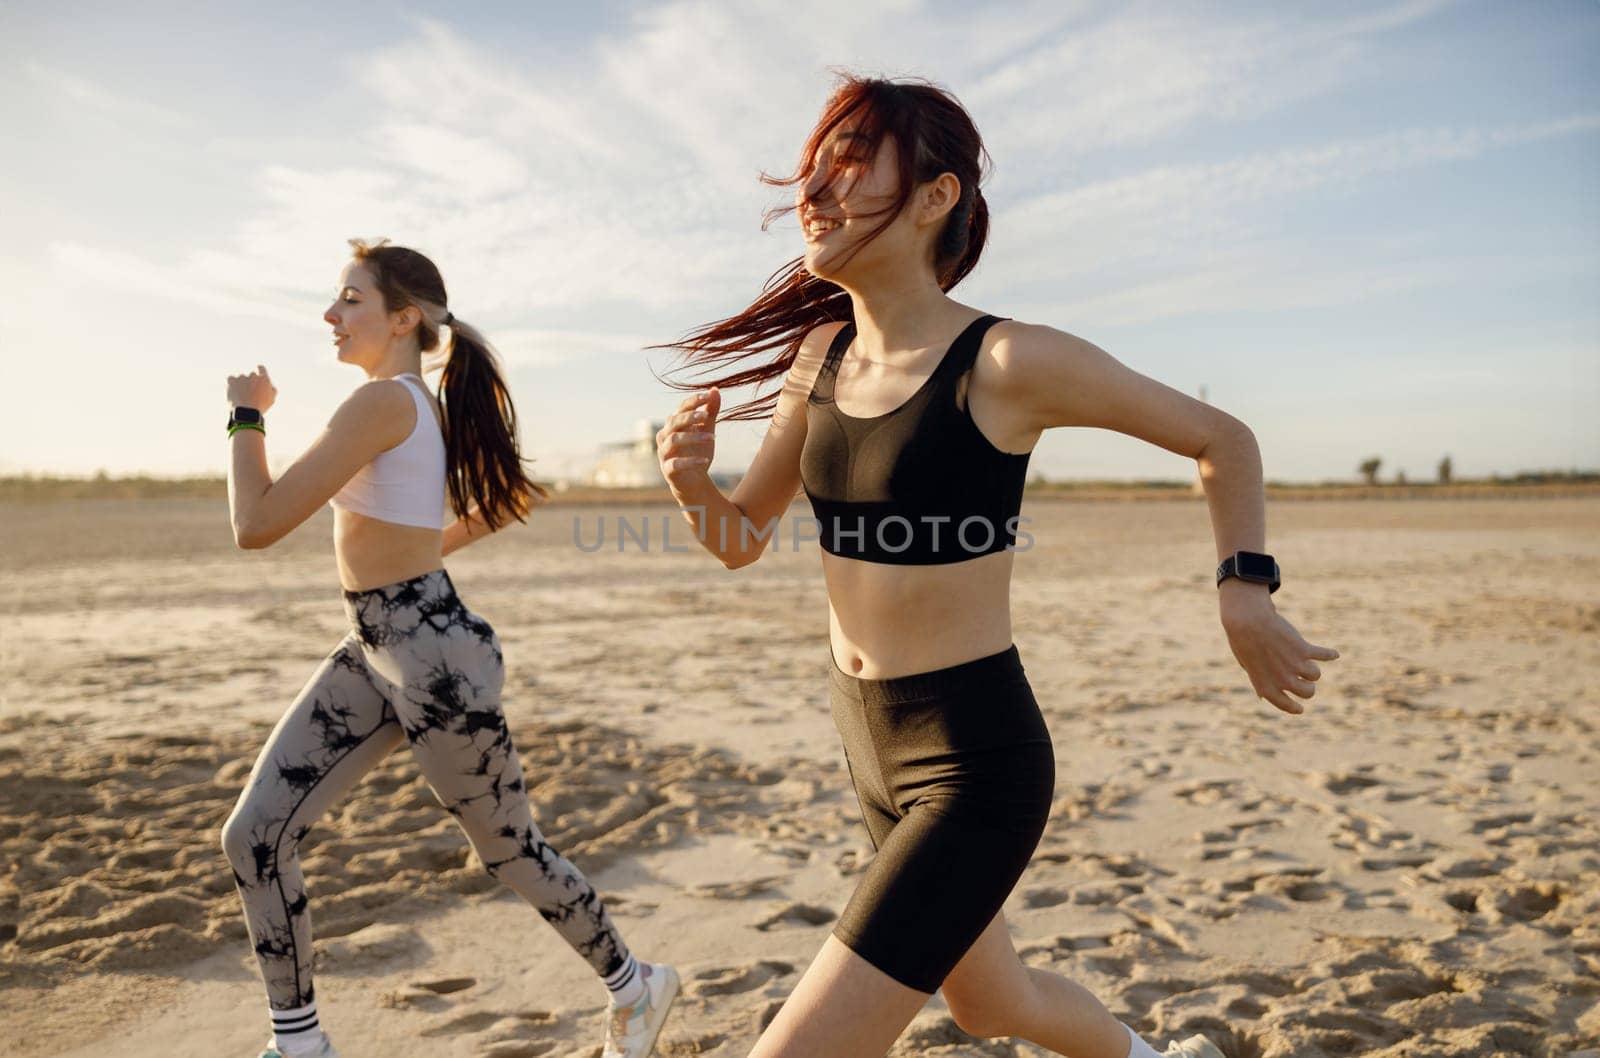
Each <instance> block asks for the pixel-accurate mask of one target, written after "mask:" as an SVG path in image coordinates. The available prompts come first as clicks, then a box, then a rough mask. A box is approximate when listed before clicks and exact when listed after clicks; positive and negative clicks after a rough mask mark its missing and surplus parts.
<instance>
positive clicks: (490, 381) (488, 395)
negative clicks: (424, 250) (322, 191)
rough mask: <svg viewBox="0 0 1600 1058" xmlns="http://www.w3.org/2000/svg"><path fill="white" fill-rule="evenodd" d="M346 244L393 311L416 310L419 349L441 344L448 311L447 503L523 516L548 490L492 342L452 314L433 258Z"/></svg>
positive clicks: (494, 522)
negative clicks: (526, 447)
mask: <svg viewBox="0 0 1600 1058" xmlns="http://www.w3.org/2000/svg"><path fill="white" fill-rule="evenodd" d="M350 245H351V247H352V248H353V249H354V251H355V258H356V260H358V261H360V262H361V263H362V264H364V265H365V266H366V267H367V269H368V271H370V272H371V273H372V278H373V281H374V282H375V283H377V285H378V290H379V291H380V292H381V293H382V294H383V303H384V306H385V307H386V308H387V309H388V310H389V311H390V312H399V311H400V310H401V309H403V308H405V307H406V306H408V305H415V306H416V307H417V308H418V309H420V310H421V312H422V322H421V323H419V324H418V325H417V341H418V344H419V345H420V346H421V347H422V351H423V352H429V351H431V350H434V349H437V348H439V335H440V330H441V328H443V327H444V326H446V324H445V319H446V317H447V316H450V323H449V324H448V326H449V328H450V346H449V349H448V352H447V355H446V357H445V361H444V371H443V372H442V373H441V374H440V376H439V386H438V396H439V406H440V408H441V409H442V410H443V412H444V445H445V480H446V482H447V484H448V488H449V492H450V506H451V508H452V509H454V511H455V513H456V514H457V515H460V516H464V515H466V514H467V513H468V512H469V511H471V509H472V508H473V506H476V507H477V509H478V516H479V517H480V518H482V519H483V521H484V523H485V524H487V525H488V526H489V527H490V528H491V529H497V528H499V527H500V526H502V525H505V524H507V523H509V522H510V521H511V520H512V519H513V518H514V519H516V520H517V521H525V520H526V519H527V515H528V509H529V507H530V506H531V505H532V499H531V497H532V496H533V495H534V494H537V495H539V496H541V497H542V496H547V495H549V493H548V492H547V491H546V490H545V489H544V488H543V487H541V486H539V485H537V484H535V483H534V482H533V480H532V479H531V478H529V477H528V475H527V473H526V472H525V471H524V469H523V463H524V462H525V461H524V459H523V458H522V449H521V445H520V443H519V441H518V438H517V413H516V409H514V408H513V407H512V406H511V392H510V390H508V389H507V388H506V383H505V379H504V378H503V377H502V375H501V372H500V366H499V358H498V357H497V356H496V355H495V352H494V347H493V346H491V345H490V344H489V341H488V339H486V338H484V336H483V335H482V334H481V333H479V331H478V329H477V328H475V327H473V326H471V325H470V324H467V323H464V322H462V321H461V319H460V318H459V317H455V316H453V315H452V314H451V313H450V310H449V303H450V302H449V296H448V295H447V294H446V293H445V289H444V278H443V277H442V276H440V275H439V269H438V268H437V267H436V266H435V265H434V263H433V262H432V261H430V260H428V259H427V258H426V257H424V256H423V255H422V254H420V253H418V252H417V251H415V250H410V249H407V248H406V247H404V246H391V245H389V240H387V239H380V240H378V241H376V242H367V241H365V240H362V239H351V240H350Z"/></svg>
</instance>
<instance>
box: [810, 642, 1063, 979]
mask: <svg viewBox="0 0 1600 1058" xmlns="http://www.w3.org/2000/svg"><path fill="white" fill-rule="evenodd" d="M829 656H830V658H832V653H831V651H830V654H829ZM831 668H832V673H831V678H830V680H829V699H830V702H831V705H832V708H833V720H834V724H835V725H836V726H837V727H838V729H839V736H840V738H841V739H842V740H843V742H844V751H845V761H846V764H847V765H848V766H849V769H850V779H851V781H852V782H853V783H854V784H855V789H856V796H857V798H858V799H859V801H860V803H861V815H862V818H863V820H864V821H865V822H866V824H867V831H868V833H869V834H870V835H871V838H872V845H873V848H875V849H876V850H877V855H876V856H875V857H874V858H873V860H872V863H871V865H870V866H869V867H868V868H867V871H866V874H865V876H864V877H863V878H862V880H861V884H860V885H858V886H857V887H856V891H855V893H854V894H853V895H852V896H851V897H850V902H849V904H847V905H846V907H845V910H844V914H843V915H841V916H840V918H839V922H838V924H837V925H836V926H835V928H834V931H833V933H834V936H836V937H838V938H839V940H840V941H841V942H842V943H844V944H845V945H846V946H847V947H849V948H850V950H852V951H854V952H855V953H856V954H857V955H859V956H861V957H862V958H863V959H865V960H867V962H869V963H871V964H872V965H873V966H876V967H877V968H878V969H880V970H882V971H883V972H884V973H886V974H888V975H889V976H890V977H893V978H894V979H895V980H897V981H899V982H900V983H902V984H904V985H907V986H909V987H911V988H914V989H916V990H917V991H920V992H929V993H932V992H935V991H937V990H938V988H939V985H940V984H941V983H942V982H943V981H944V979H945V977H946V975H948V974H949V973H950V971H951V970H952V969H953V968H954V967H955V965H956V963H958V962H960V961H961V957H962V956H963V955H965V954H966V952H967V949H968V948H970V947H971V946H972V943H973V942H974V941H975V940H977V939H978V936H979V935H980V934H981V933H983V931H984V929H985V928H987V927H988V925H989V923H990V922H991V921H993V919H994V917H995V915H996V914H997V913H999V911H1000V908H1001V905H1003V904H1004V903H1005V900H1006V897H1007V896H1009V895H1010V893H1011V890H1012V888H1013V887H1015V886H1016V884H1017V880H1018V879H1019V878H1020V877H1022V872H1023V870H1024V868H1026V867H1027V865H1028V860H1029V859H1030V858H1031V857H1032V856H1033V850H1034V848H1035V847H1036V846H1037V845H1038V843H1039V837H1040V835H1041V834H1043V832H1044V825H1045V821H1046V819H1047V818H1048V817H1049V814H1050V801H1051V798H1052V796H1053V795H1054V792H1055V774H1056V772H1055V752H1054V749H1053V748H1052V746H1051V744H1050V733H1049V731H1047V730H1046V729H1045V724H1044V717H1042V716H1041V715H1040V713H1039V706H1038V703H1037V702H1035V701H1034V697H1033V691H1032V689H1031V688H1030V687H1029V686H1028V681H1027V677H1026V676H1025V675H1024V673H1023V668H1022V660H1021V658H1020V656H1019V655H1018V653H1017V648H1016V645H1015V644H1013V645H1012V646H1010V647H1008V648H1007V649H1006V650H1004V651H1001V652H1000V653H998V654H991V655H989V656H987V657H982V658H977V659H975V660H973V661H966V662H962V663H961V664H959V665H952V666H949V667H947V668H942V669H934V670H932V671H929V672H919V673H914V674H912V675H909V676H896V677H892V678H890V679H882V680H869V679H861V678H859V677H856V676H852V675H850V674H849V673H846V672H844V671H843V670H841V669H840V668H839V664H838V661H837V660H833V662H832V666H831Z"/></svg>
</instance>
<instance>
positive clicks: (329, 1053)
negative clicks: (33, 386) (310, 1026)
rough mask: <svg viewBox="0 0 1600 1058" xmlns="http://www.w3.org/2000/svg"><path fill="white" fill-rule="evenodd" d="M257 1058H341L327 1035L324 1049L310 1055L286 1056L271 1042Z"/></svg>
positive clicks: (323, 1039) (323, 1044)
mask: <svg viewBox="0 0 1600 1058" xmlns="http://www.w3.org/2000/svg"><path fill="white" fill-rule="evenodd" d="M257 1058H339V1052H338V1051H336V1050H334V1049H333V1041H332V1040H330V1039H328V1037H327V1035H326V1034H324V1035H323V1037H322V1047H321V1048H320V1049H318V1050H315V1051H312V1052H311V1053H310V1054H297V1055H286V1054H284V1053H283V1052H282V1051H280V1050H278V1048H277V1045H276V1044H273V1043H270V1042H269V1043H268V1044H267V1049H266V1050H264V1051H262V1052H261V1054H260V1055H258V1056H257Z"/></svg>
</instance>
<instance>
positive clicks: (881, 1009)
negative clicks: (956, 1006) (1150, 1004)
mask: <svg viewBox="0 0 1600 1058" xmlns="http://www.w3.org/2000/svg"><path fill="white" fill-rule="evenodd" d="M927 1001H928V993H927V992H918V991H917V990H916V989H914V988H909V987H907V986H906V985H903V984H901V983H900V982H899V981H896V980H895V979H894V978H892V977H890V976H889V975H888V974H886V973H884V972H883V971H882V970H880V969H878V968H877V967H875V966H873V965H872V964H871V963H869V962H867V960H865V959H863V958H862V957H861V956H859V955H857V954H856V953H855V952H853V951H851V950H850V949H849V948H847V947H845V945H844V944H843V943H842V942H841V941H840V940H839V938H837V937H834V936H831V935H830V936H829V937H828V939H827V940H825V941H823V943H822V950H821V951H820V952H818V953H817V957H816V958H815V959H813V960H812V962H811V965H810V966H809V967H807V968H806V972H805V974H804V975H803V976H802V977H801V978H800V983H799V984H797V985H796V986H795V989H794V991H793V992H791V993H790V994H789V998H788V999H786V1000H784V1003H783V1007H782V1008H781V1009H780V1010H779V1011H778V1014H777V1016H776V1017H775V1018H773V1019H772V1024H770V1025H768V1026H767V1029H766V1031H765V1032H763V1033H762V1034H761V1038H760V1039H759V1040H757V1041H756V1045H755V1049H754V1050H752V1051H751V1052H750V1058H882V1055H883V1054H885V1053H886V1052H887V1051H888V1050H889V1048H890V1047H891V1046H892V1045H893V1044H894V1041H895V1040H896V1039H897V1038H898V1037H899V1035H900V1034H901V1033H902V1032H904V1031H905V1028H906V1026H907V1025H909V1024H910V1023H911V1019H912V1018H914V1017H916V1015H917V1011H919V1010H921V1009H922V1005H923V1004H924V1003H926V1002H927ZM1117 1058H1123V1056H1122V1055H1118V1056H1117Z"/></svg>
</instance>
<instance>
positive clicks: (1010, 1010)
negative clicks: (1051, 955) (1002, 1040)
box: [944, 988, 1017, 1039]
mask: <svg viewBox="0 0 1600 1058" xmlns="http://www.w3.org/2000/svg"><path fill="white" fill-rule="evenodd" d="M944 1001H945V1005H946V1006H948V1007H949V1008H950V1017H951V1018H953V1019H954V1020H955V1023H956V1026H957V1027H958V1028H960V1029H961V1031H962V1032H964V1033H966V1034H967V1035H968V1036H976V1037H977V1038H979V1039H994V1038H995V1037H997V1036H1012V1035H1015V1034H1016V1032H1017V1008H1016V1004H1015V1003H1014V1002H1013V1001H1012V999H1011V997H1008V996H1005V995H1001V994H996V993H995V992H993V991H991V990H989V989H950V988H946V989H944Z"/></svg>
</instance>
